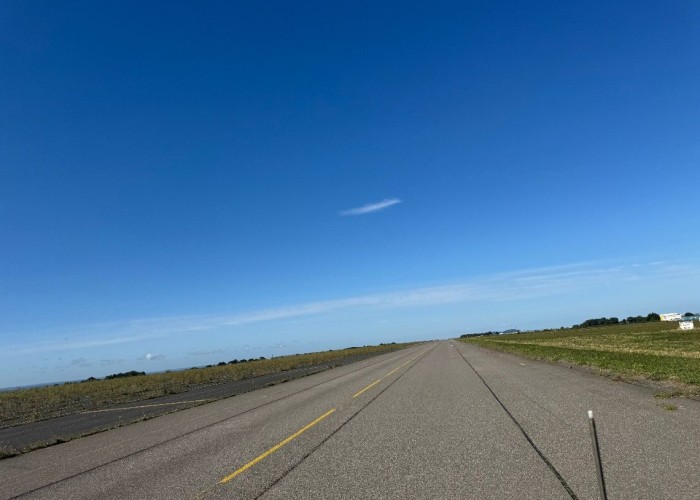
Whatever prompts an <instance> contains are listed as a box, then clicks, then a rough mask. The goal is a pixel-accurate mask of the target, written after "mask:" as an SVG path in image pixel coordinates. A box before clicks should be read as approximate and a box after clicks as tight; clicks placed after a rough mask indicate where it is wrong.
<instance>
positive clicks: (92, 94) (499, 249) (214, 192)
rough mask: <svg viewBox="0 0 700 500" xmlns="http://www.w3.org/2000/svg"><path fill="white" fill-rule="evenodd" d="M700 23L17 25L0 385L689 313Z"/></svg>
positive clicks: (445, 10) (61, 13) (515, 15)
mask: <svg viewBox="0 0 700 500" xmlns="http://www.w3.org/2000/svg"><path fill="white" fill-rule="evenodd" d="M698 24H700V6H699V5H698V4H697V2H693V1H685V2H672V3H664V4H662V3H659V2H651V1H648V2H647V1H643V2H638V1H636V2H614V3H613V4H610V2H585V3H574V2H538V3H537V4H536V5H533V3H532V2H507V3H506V2H503V3H496V2H440V1H437V2H425V3H411V2H349V3H347V4H343V5H340V4H338V3H337V2H292V3H290V2H272V1H270V2H252V1H238V2H191V3H183V2H163V3H157V2H153V3H150V4H147V5H144V4H143V3H141V2H139V3H137V2H134V3H129V2H119V3H115V4H109V5H106V4H104V3H103V2H72V3H70V4H65V3H61V2H31V1H7V2H3V3H2V5H0V67H1V68H2V71H0V214H1V216H0V235H2V240H1V243H2V244H1V245H0V339H2V343H3V345H4V348H3V350H2V351H0V387H3V386H16V385H24V384H33V383H40V382H50V381H58V380H72V379H80V378H86V377H88V376H104V375H107V374H109V373H114V372H117V371H126V370H131V369H143V370H146V371H155V370H164V369H168V368H182V367H188V366H194V365H203V364H208V363H212V362H218V361H221V360H230V359H233V358H241V357H253V356H255V357H258V356H270V355H273V354H274V355H280V354H285V353H294V352H305V351H313V350H321V349H330V348H339V347H344V346H348V345H360V344H376V343H380V342H391V341H405V340H413V339H430V338H444V337H449V336H455V335H459V334H461V333H465V332H470V331H481V330H491V329H505V328H510V327H518V328H522V329H530V328H539V327H558V326H560V325H571V324H573V323H578V322H580V321H582V320H584V319H586V318H589V317H597V316H603V315H607V316H610V315H617V316H626V315H632V314H633V315H636V314H646V313H648V312H650V311H652V310H653V311H656V312H667V311H678V312H685V311H686V310H692V311H694V310H698V309H700V304H699V302H700V301H699V299H700V297H699V292H698V288H697V283H698V278H700V258H698V256H699V255H700V252H699V250H700V237H699V236H698V227H699V226H700V224H699V222H700V221H699V219H700V216H699V214H700V210H698V197H699V196H700V195H699V194H698V186H699V185H700V169H699V168H698V167H699V166H700V141H699V140H698V138H700V119H699V118H698V117H700V91H698V89H700V56H699V55H698V54H700V32H698V30H697V26H698Z"/></svg>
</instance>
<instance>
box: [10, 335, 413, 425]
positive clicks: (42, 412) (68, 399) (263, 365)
mask: <svg viewBox="0 0 700 500" xmlns="http://www.w3.org/2000/svg"><path fill="white" fill-rule="evenodd" d="M409 345H411V344H383V345H380V346H369V347H355V348H349V349H341V350H335V351H325V352H316V353H311V354H298V355H292V356H282V357H279V358H275V359H267V360H258V361H249V362H247V363H238V364H227V365H224V366H213V367H210V368H198V369H190V370H183V371H174V372H169V373H157V374H152V375H143V376H137V377H127V378H116V379H112V380H94V381H90V382H79V383H67V384H61V385H54V386H47V387H39V388H32V389H19V390H15V391H8V392H0V426H2V427H7V426H8V425H17V424H20V423H29V422H34V421H37V420H43V419H46V418H51V417H57V416H61V415H68V414H72V413H77V412H80V411H86V410H98V409H102V408H105V407H108V406H110V405H113V404H117V403H130V402H134V401H142V400H145V399H150V398H155V397H158V396H165V395H167V394H178V393H181V392H185V391H187V390H190V389H194V388H196V387H202V386H205V385H213V384H223V383H226V382H232V381H235V380H242V379H246V378H251V377H257V376H260V375H266V374H269V373H279V372H282V371H286V370H291V369H293V368H299V367H302V366H314V365H318V364H322V363H328V362H330V361H334V360H339V359H343V358H347V357H350V356H369V355H376V354H381V353H385V352H389V351H394V350H396V349H402V348H404V347H408V346H409Z"/></svg>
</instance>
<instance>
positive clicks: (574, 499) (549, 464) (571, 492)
mask: <svg viewBox="0 0 700 500" xmlns="http://www.w3.org/2000/svg"><path fill="white" fill-rule="evenodd" d="M455 350H456V351H457V352H458V353H459V355H460V356H461V357H462V359H463V360H464V362H465V363H467V365H469V368H471V369H472V370H473V371H474V373H475V374H476V376H477V377H479V380H481V382H482V383H483V384H484V386H486V388H487V389H488V390H489V392H490V393H491V395H492V396H493V397H494V398H495V399H496V402H498V404H499V405H501V408H503V411H505V412H506V415H508V416H509V417H510V419H511V420H512V421H513V423H514V424H515V426H516V427H517V428H518V430H519V431H520V432H521V433H522V435H523V436H524V437H525V439H526V440H527V442H528V443H529V444H530V446H531V447H532V449H533V450H535V452H536V453H537V454H538V455H539V457H540V458H541V459H542V461H543V462H544V463H545V465H546V466H547V467H549V470H550V471H552V473H553V474H554V475H555V476H556V478H557V479H558V480H559V482H560V483H561V485H562V486H563V487H564V489H565V490H566V492H567V493H568V494H569V496H570V497H571V498H572V500H578V496H576V493H574V490H573V489H571V486H569V483H567V482H566V479H564V477H563V476H562V475H561V474H560V473H559V471H558V470H557V469H556V467H554V464H552V462H550V461H549V459H548V458H547V457H546V456H545V454H544V453H542V450H540V449H539V448H538V447H537V445H536V444H535V442H534V441H533V440H532V438H531V437H530V435H529V434H528V433H527V431H526V430H525V429H524V428H523V426H522V425H520V422H518V420H517V419H516V418H515V416H513V414H512V413H511V412H510V410H508V408H507V407H506V405H505V404H504V403H503V401H501V399H500V398H499V397H498V396H497V395H496V393H495V392H494V391H493V389H491V386H489V384H488V383H487V382H486V380H484V377H482V376H481V374H480V373H479V372H478V371H476V368H474V366H473V365H472V364H471V363H470V362H469V360H468V359H467V358H466V357H465V356H464V354H462V352H461V351H460V350H459V349H457V347H456V346H455Z"/></svg>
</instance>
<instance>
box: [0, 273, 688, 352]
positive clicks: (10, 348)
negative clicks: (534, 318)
mask: <svg viewBox="0 0 700 500" xmlns="http://www.w3.org/2000/svg"><path fill="white" fill-rule="evenodd" d="M693 279H695V280H697V279H700V267H699V266H698V265H696V264H689V263H683V262H653V263H641V264H640V263H632V264H626V265H601V264H600V263H595V262H587V263H577V264H571V265H563V266H556V267H547V268H537V269H523V270H518V271H513V272H507V273H499V274H491V275H485V276H479V277H475V278H473V279H470V280H468V281H463V282H459V283H453V284H445V285H439V286H430V287H418V288H411V289H404V290H396V291H389V292H384V293H376V294H368V295H359V296H354V297H346V298H341V299H333V300H325V301H316V302H308V303H304V304H294V305H287V306H281V307H275V308H269V309H262V310H257V311H249V312H241V313H237V314H222V315H209V316H174V317H164V318H146V319H139V320H131V321H122V322H112V323H102V324H99V325H90V326H86V327H83V328H81V329H80V332H79V333H75V334H73V335H71V337H70V338H67V339H64V340H62V341H60V342H56V341H55V340H54V339H52V338H51V337H53V336H52V335H50V333H49V332H47V334H46V335H45V339H44V340H41V341H34V342H31V343H22V344H15V345H6V346H4V348H3V351H2V353H0V355H3V356H11V355H16V354H29V353H38V352H49V351H66V350H77V349H83V348H89V347H96V346H109V345H116V344H127V343H134V342H138V341H143V340H147V339H156V338H167V337H171V336H174V335H196V334H198V333H201V332H206V331H210V330H215V329H219V328H234V327H239V326H243V325H248V324H254V323H260V322H273V321H280V320H286V319H291V318H298V317H312V316H320V315H323V314H328V313H333V312H335V311H340V310H350V309H356V310H370V309H374V310H377V309H392V308H401V307H429V306H435V305H441V304H454V303H460V304H465V305H466V304H474V305H477V306H481V305H483V304H485V303H505V302H509V301H518V300H532V299H542V298H545V297H553V296H557V295H565V294H574V293H578V292H585V293H595V292H596V291H598V290H602V289H606V288H607V287H623V286H632V284H634V286H653V285H656V284H658V283H662V282H663V283H671V282H674V283H675V282H678V283H686V282H688V281H689V280H693ZM625 283H627V285H625ZM214 352H216V351H214ZM190 354H193V355H196V354H199V352H190ZM142 359H144V358H142ZM150 359H151V360H153V359H161V358H160V356H159V355H151V358H150ZM74 362H76V363H77V362H85V360H82V359H81V358H78V360H76V361H74Z"/></svg>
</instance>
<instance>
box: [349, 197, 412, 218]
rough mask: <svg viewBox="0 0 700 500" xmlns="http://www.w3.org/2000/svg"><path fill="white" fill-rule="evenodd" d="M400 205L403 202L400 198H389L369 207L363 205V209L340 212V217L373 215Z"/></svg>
mask: <svg viewBox="0 0 700 500" xmlns="http://www.w3.org/2000/svg"><path fill="white" fill-rule="evenodd" d="M399 203H401V200H399V199H398V198H388V199H386V200H382V201H379V202H377V203H368V204H367V205H363V206H361V207H357V208H350V209H348V210H343V211H342V212H340V215H343V216H346V215H365V214H371V213H373V212H379V211H380V210H384V209H385V208H389V207H391V206H393V205H397V204H399Z"/></svg>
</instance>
